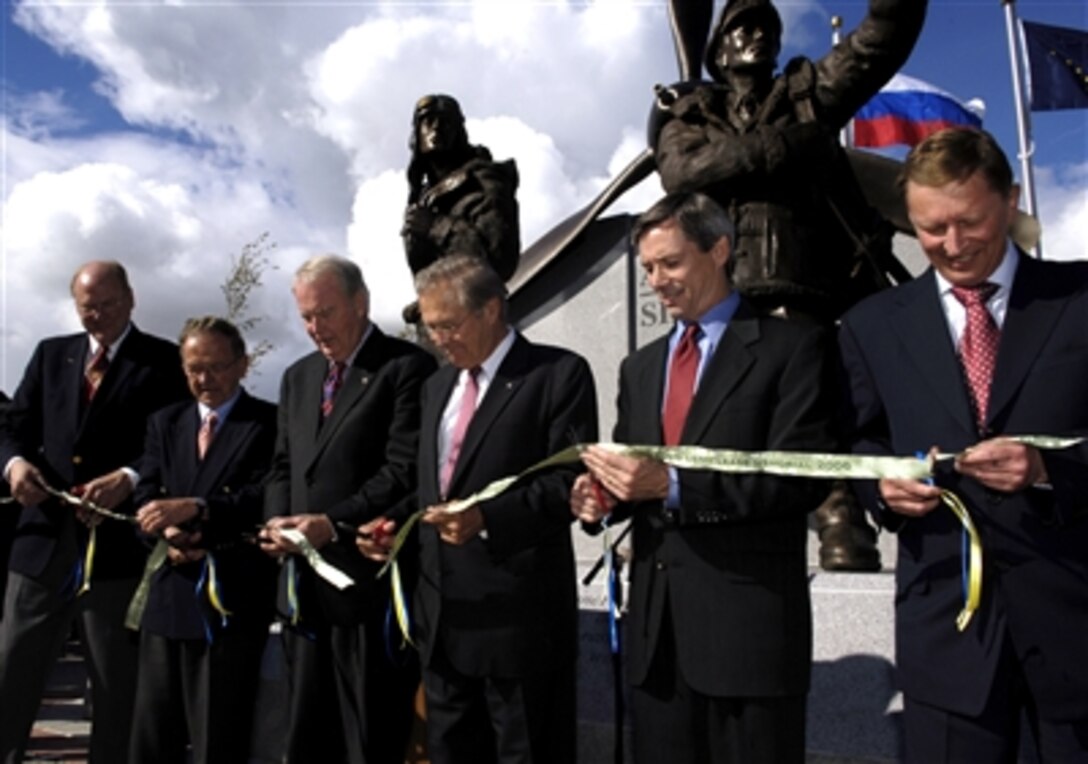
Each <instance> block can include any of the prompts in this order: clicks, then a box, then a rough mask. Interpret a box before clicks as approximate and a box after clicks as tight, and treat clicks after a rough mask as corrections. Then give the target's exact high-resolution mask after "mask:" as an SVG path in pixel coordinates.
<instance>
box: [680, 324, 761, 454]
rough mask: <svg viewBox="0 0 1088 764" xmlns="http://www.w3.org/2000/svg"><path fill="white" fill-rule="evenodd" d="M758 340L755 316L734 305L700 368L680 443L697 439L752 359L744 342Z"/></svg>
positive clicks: (749, 342) (757, 326) (702, 433)
mask: <svg viewBox="0 0 1088 764" xmlns="http://www.w3.org/2000/svg"><path fill="white" fill-rule="evenodd" d="M758 341H759V319H758V318H756V317H755V316H754V315H750V314H749V312H748V311H747V310H746V309H744V308H741V309H738V311H737V315H735V316H734V317H733V318H732V319H731V320H730V321H729V325H728V326H727V327H726V330H725V334H723V335H722V339H721V341H720V342H719V343H718V348H717V350H715V351H714V355H713V356H711V358H710V360H709V361H707V365H706V368H705V369H703V375H702V377H701V378H700V382H699V389H698V390H696V392H695V398H694V399H692V401H691V409H690V410H689V411H688V418H687V420H686V421H685V422H684V432H683V435H682V436H681V438H680V442H681V443H698V442H699V441H700V440H701V439H702V437H703V435H704V434H705V433H706V430H707V428H708V427H710V424H711V422H713V420H714V414H715V412H717V411H718V409H719V408H721V406H722V404H723V403H725V399H726V398H728V397H729V395H730V394H731V393H732V392H733V389H734V388H736V386H737V385H738V384H740V381H741V380H742V379H744V376H745V374H747V373H748V369H750V368H751V366H752V364H753V363H755V357H754V356H753V355H752V352H751V351H750V350H749V349H748V346H749V345H751V344H752V343H754V342H758ZM703 382H707V383H708V384H703Z"/></svg>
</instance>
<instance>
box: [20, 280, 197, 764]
mask: <svg viewBox="0 0 1088 764" xmlns="http://www.w3.org/2000/svg"><path fill="white" fill-rule="evenodd" d="M71 292H72V298H73V300H74V301H75V307H76V311H77V312H78V314H79V319H80V322H81V323H82V324H83V328H84V329H85V330H86V331H85V332H83V333H80V334H74V335H69V336H65V337H53V338H50V339H46V340H43V341H42V342H41V343H40V344H39V345H38V347H37V349H36V350H35V351H34V355H33V357H32V358H31V360H30V363H29V364H28V365H27V369H26V373H25V374H24V375H23V379H22V382H20V384H19V387H18V389H17V390H16V392H15V397H14V400H13V401H12V403H11V408H10V409H9V411H8V416H7V417H6V420H5V422H4V425H3V428H2V429H0V467H2V468H3V470H4V477H5V478H6V479H7V480H8V482H9V483H10V485H11V492H12V495H13V496H14V497H15V499H16V500H17V501H18V502H19V503H20V504H22V505H23V508H22V512H21V514H20V517H19V521H18V526H17V528H16V530H15V539H14V542H13V545H12V551H11V561H10V563H9V567H10V570H11V575H10V577H9V578H8V584H7V597H6V598H5V603H4V607H5V612H4V618H3V625H2V626H0V697H2V698H3V701H2V702H3V711H2V712H0V761H2V762H4V764H15V762H19V761H22V757H23V749H24V747H25V745H26V741H27V739H28V737H29V735H30V729H31V726H32V724H33V722H34V715H35V712H36V710H37V707H38V702H39V700H40V698H41V694H42V690H43V689H44V685H45V680H46V676H47V673H48V670H49V667H50V666H51V665H52V662H53V660H54V658H55V657H56V656H57V654H58V653H59V652H60V648H61V646H62V644H63V641H64V639H65V638H66V637H67V636H68V634H69V629H70V626H71V622H72V620H73V619H74V618H77V617H78V618H79V619H80V621H81V624H82V637H83V641H84V644H85V647H86V650H87V657H88V664H89V669H90V676H91V699H92V705H93V708H94V723H93V726H92V728H91V745H90V761H91V762H97V764H123V762H125V761H126V758H127V753H128V752H127V748H128V730H129V724H130V722H131V719H132V706H133V698H134V695H135V689H136V646H137V645H136V637H135V635H134V634H133V633H132V632H130V631H128V630H127V629H125V626H124V618H125V609H126V607H127V606H128V602H129V600H130V599H131V598H132V594H133V592H134V591H135V588H136V583H137V581H138V580H139V577H140V571H141V570H142V569H143V563H144V559H145V558H146V556H147V552H146V549H144V547H143V546H142V545H141V544H140V543H139V541H138V540H137V538H136V534H135V532H134V531H133V527H132V526H131V525H129V524H128V523H122V522H118V521H116V520H105V521H103V522H102V523H100V524H99V525H98V527H97V529H96V531H95V537H96V552H95V556H94V570H93V575H91V579H90V588H89V589H88V590H86V592H85V593H83V594H80V595H79V596H77V595H76V592H77V591H78V590H80V589H81V579H83V578H85V576H86V575H87V574H88V573H89V571H87V570H85V567H84V566H83V563H82V560H83V559H84V557H83V555H84V552H85V550H86V548H87V546H88V543H89V540H88V531H87V528H86V527H85V525H84V523H90V524H94V523H95V522H96V521H97V520H99V519H100V518H98V517H97V516H91V515H89V514H87V513H86V511H85V510H82V509H79V510H75V509H73V508H72V506H71V505H67V504H64V503H62V502H60V501H59V500H58V499H56V498H53V497H51V496H49V495H48V494H47V493H46V492H45V490H44V489H45V487H47V486H48V487H50V488H53V489H56V490H65V491H70V492H72V493H79V494H81V495H82V496H84V497H85V498H86V499H87V500H89V501H91V502H94V503H95V504H97V505H99V506H102V507H105V508H106V509H111V510H115V511H118V512H122V513H128V514H131V513H132V511H133V507H132V503H131V500H130V494H131V493H132V491H133V488H134V487H135V484H136V479H137V470H138V468H139V461H140V457H141V454H142V453H143V448H144V433H145V430H146V427H147V419H148V417H149V416H151V414H152V413H153V412H155V411H156V410H158V409H160V408H162V407H163V406H166V405H168V404H170V403H173V402H175V401H179V400H183V399H184V398H185V397H186V395H187V391H186V388H185V378H184V377H183V376H182V373H181V363H180V361H179V359H178V348H177V346H176V345H175V344H174V343H172V342H168V341H166V340H163V339H160V338H158V337H153V336H151V335H149V334H144V333H143V332H141V331H140V330H139V329H137V328H136V326H135V325H134V324H133V323H132V320H131V317H132V310H133V308H134V306H135V298H134V295H133V291H132V288H131V287H130V286H129V281H128V275H127V274H126V272H125V269H124V267H123V266H122V265H121V264H120V263H117V262H110V261H105V262H103V261H95V262H89V263H85V264H84V265H82V266H80V268H79V270H77V271H76V274H75V275H74V276H73V277H72V283H71ZM77 512H78V513H79V516H78V517H77ZM81 519H82V520H83V521H84V522H80V520H81Z"/></svg>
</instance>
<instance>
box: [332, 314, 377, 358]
mask: <svg viewBox="0 0 1088 764" xmlns="http://www.w3.org/2000/svg"><path fill="white" fill-rule="evenodd" d="M373 333H374V324H373V323H368V324H367V325H366V331H365V332H363V336H362V337H360V338H359V344H358V345H356V346H355V349H354V350H352V351H351V352H350V353H348V357H347V358H345V359H344V368H351V367H352V366H354V365H355V357H356V356H357V355H359V351H360V350H362V349H363V345H365V344H366V341H367V340H368V339H370V335H371V334H373ZM334 363H335V361H329V368H332V365H333V364H334Z"/></svg>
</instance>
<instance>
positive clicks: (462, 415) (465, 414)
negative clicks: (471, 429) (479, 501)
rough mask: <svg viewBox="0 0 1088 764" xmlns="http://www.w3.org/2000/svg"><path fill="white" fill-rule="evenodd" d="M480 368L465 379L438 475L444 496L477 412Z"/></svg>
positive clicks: (472, 370)
mask: <svg viewBox="0 0 1088 764" xmlns="http://www.w3.org/2000/svg"><path fill="white" fill-rule="evenodd" d="M479 373H480V369H479V367H476V368H475V369H470V370H469V372H468V378H467V379H466V381H465V391H464V394H463V395H462V396H461V408H460V409H458V411H457V421H456V422H455V423H454V425H453V436H452V437H451V438H450V448H449V453H447V454H446V461H445V462H444V463H443V464H442V472H441V473H439V476H438V487H439V488H440V489H441V491H442V497H443V498H445V497H446V492H447V491H449V489H450V480H451V479H453V469H454V467H456V466H457V459H458V458H459V457H460V456H461V446H462V445H464V442H465V433H466V432H468V425H469V422H471V421H472V415H473V414H475V413H476V398H477V396H478V395H479V394H480V387H479V385H478V384H477V382H476V377H477V376H478V375H479Z"/></svg>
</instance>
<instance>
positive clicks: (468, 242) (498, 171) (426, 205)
mask: <svg viewBox="0 0 1088 764" xmlns="http://www.w3.org/2000/svg"><path fill="white" fill-rule="evenodd" d="M409 147H410V148H411V150H412V159H411V163H410V164H409V165H408V188H409V190H408V206H407V208H406V209H405V211H404V226H403V228H402V229H401V237H402V238H403V240H404V252H405V255H406V256H407V257H408V267H409V268H411V269H412V273H413V274H415V273H418V272H419V271H421V270H423V269H424V268H426V267H427V266H428V265H430V264H431V263H433V262H434V261H435V260H437V259H438V258H440V257H444V256H446V255H449V254H453V253H459V254H470V255H476V256H478V257H482V258H484V259H485V260H487V262H488V263H489V264H490V265H491V267H492V268H493V269H494V270H495V272H496V273H498V274H499V276H501V277H502V279H503V280H504V281H505V280H507V279H509V278H510V277H511V276H513V275H514V271H516V270H517V267H518V257H519V256H520V253H521V235H520V232H519V226H518V202H517V196H516V194H517V188H518V170H517V166H516V165H515V163H514V160H512V159H508V160H506V161H503V162H496V161H494V160H492V158H491V152H490V151H488V149H487V147H485V146H474V145H472V144H470V143H469V141H468V133H467V131H466V130H465V117H464V114H462V112H461V106H460V104H458V103H457V101H456V99H454V98H453V97H452V96H448V95H427V96H424V97H423V98H420V99H419V101H418V102H416V106H415V112H414V114H413V117H412V137H411V139H410V141H409ZM413 305H414V303H413ZM412 307H413V306H409V307H408V308H406V309H405V319H406V320H409V322H410V323H415V320H412V319H413V318H415V317H414V316H411V315H409V314H410V312H412V311H411V309H412Z"/></svg>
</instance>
